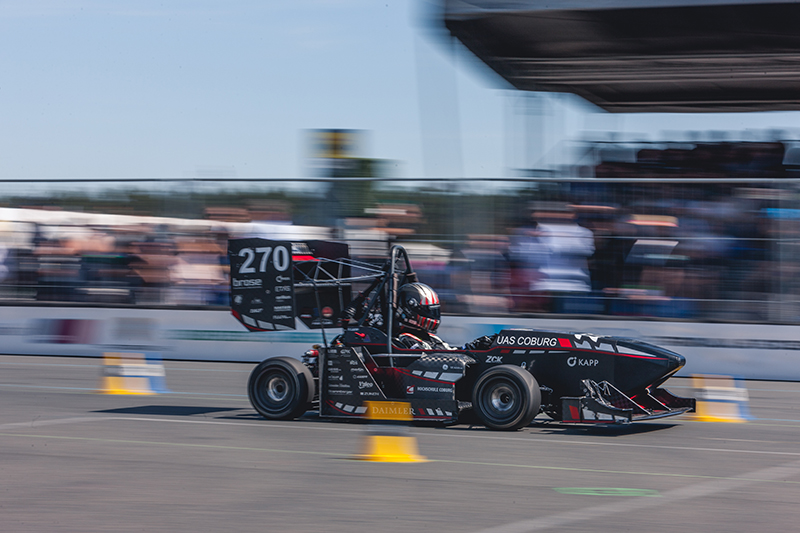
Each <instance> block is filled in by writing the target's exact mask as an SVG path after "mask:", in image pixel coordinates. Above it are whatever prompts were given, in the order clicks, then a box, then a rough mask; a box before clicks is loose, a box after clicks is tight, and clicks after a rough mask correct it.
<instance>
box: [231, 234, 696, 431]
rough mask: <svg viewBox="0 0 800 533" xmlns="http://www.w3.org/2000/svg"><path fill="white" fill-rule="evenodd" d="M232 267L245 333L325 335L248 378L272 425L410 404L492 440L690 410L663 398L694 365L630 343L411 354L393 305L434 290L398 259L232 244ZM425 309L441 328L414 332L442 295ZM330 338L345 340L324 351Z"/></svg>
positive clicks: (519, 335)
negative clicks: (554, 425) (474, 425)
mask: <svg viewBox="0 0 800 533" xmlns="http://www.w3.org/2000/svg"><path fill="white" fill-rule="evenodd" d="M228 254H229V257H230V264H231V312H232V314H233V315H234V316H235V317H236V318H237V319H238V320H239V321H240V322H241V323H242V324H243V325H244V326H245V327H246V328H247V329H249V330H251V331H274V330H288V329H294V328H295V319H296V318H299V319H300V320H301V321H302V322H303V323H304V324H305V325H306V326H307V327H309V328H312V329H322V337H323V345H318V346H314V347H313V348H312V349H310V350H308V351H307V352H305V354H304V355H303V356H302V358H301V359H298V358H296V357H272V358H269V359H266V360H264V361H263V362H261V363H260V364H259V365H258V366H257V367H256V368H255V369H254V370H253V371H252V373H251V375H250V379H249V383H248V396H249V398H250V402H251V403H252V405H253V407H254V408H255V409H256V411H258V412H259V413H260V414H261V415H262V416H263V417H265V418H267V419H272V420H284V419H293V418H296V417H298V416H300V415H302V414H303V413H305V412H306V411H309V410H317V411H318V413H319V416H321V417H329V418H351V419H358V418H362V417H364V416H365V415H366V412H367V404H366V402H369V401H402V402H406V403H407V404H409V405H410V409H411V414H412V415H413V419H414V420H415V421H429V422H438V423H443V424H455V423H457V422H459V420H461V421H470V422H474V421H475V419H477V421H478V422H479V423H481V424H483V425H485V426H486V427H487V428H490V429H496V430H516V429H519V428H522V427H524V426H527V425H529V424H530V423H531V422H532V421H533V419H534V417H535V416H536V415H537V414H539V413H540V412H544V413H546V414H547V415H548V416H549V417H550V418H551V419H554V420H557V421H560V422H562V423H590V424H626V423H630V422H634V421H639V420H648V419H656V418H662V417H667V416H673V415H678V414H682V413H686V412H688V411H694V407H695V400H694V399H693V398H680V397H677V396H674V395H672V394H671V393H670V392H668V391H667V390H666V389H663V388H659V387H660V385H662V384H663V383H664V382H665V381H666V380H667V379H668V378H669V377H670V376H672V375H673V374H675V372H677V371H678V370H679V369H680V368H681V367H683V365H684V364H685V359H684V358H683V357H682V356H681V355H679V354H677V353H674V352H671V351H669V350H665V349H663V348H659V347H657V346H654V345H652V344H648V343H645V342H641V341H637V340H633V339H626V338H618V337H609V336H596V335H589V334H582V333H562V332H556V331H539V330H531V329H505V330H502V331H500V332H498V333H497V334H495V335H492V336H490V337H481V338H479V339H476V340H475V341H472V342H470V343H467V344H466V345H465V346H464V347H463V348H451V347H449V346H447V345H446V344H439V345H436V346H435V347H434V346H431V345H428V344H427V343H425V342H420V343H419V345H417V346H412V347H409V346H408V342H401V341H402V340H403V338H402V337H403V335H408V334H407V333H401V327H402V322H401V320H400V319H401V315H403V313H402V305H403V302H398V299H399V296H398V295H399V294H402V292H403V290H404V289H403V288H404V287H407V286H409V284H411V285H415V286H420V287H423V288H425V287H427V286H425V285H423V284H420V283H418V280H417V276H416V274H415V273H414V271H413V270H412V268H411V263H410V261H409V258H408V255H407V253H406V251H405V249H403V248H402V247H400V246H394V247H393V248H392V249H391V252H390V257H389V259H388V260H387V261H386V263H385V264H384V265H382V266H377V265H372V264H369V263H364V262H359V261H355V260H352V259H350V258H349V257H348V248H347V246H346V245H344V244H339V243H331V242H326V241H307V242H294V243H292V242H280V241H270V240H265V239H256V238H252V239H233V240H231V241H229V248H228ZM359 289H360V290H359ZM428 289H429V288H428ZM423 290H427V289H423ZM354 293H356V294H357V295H355V296H354ZM424 294H427V293H424ZM423 297H424V298H428V299H429V301H428V302H427V303H428V304H435V305H432V306H430V307H435V308H436V316H433V315H428V317H427V318H425V317H418V318H419V321H418V322H413V321H412V322H413V323H415V324H418V325H422V324H430V322H427V321H429V320H431V321H435V323H436V325H438V320H437V319H438V303H439V302H438V299H436V296H435V293H433V291H432V290H431V291H430V294H427V296H423ZM411 303H412V304H417V302H415V301H413V300H412V301H411ZM332 327H336V328H341V329H342V332H341V334H339V335H337V336H336V337H335V338H333V339H332V340H331V341H330V342H328V340H327V336H326V332H325V328H332ZM431 329H432V330H433V331H435V325H434V326H432V328H428V331H431Z"/></svg>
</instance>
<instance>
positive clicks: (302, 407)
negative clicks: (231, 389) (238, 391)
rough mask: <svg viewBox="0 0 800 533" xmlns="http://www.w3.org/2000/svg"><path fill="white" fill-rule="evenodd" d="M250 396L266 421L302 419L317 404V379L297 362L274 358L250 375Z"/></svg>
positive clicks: (248, 388)
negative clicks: (311, 405) (309, 407)
mask: <svg viewBox="0 0 800 533" xmlns="http://www.w3.org/2000/svg"><path fill="white" fill-rule="evenodd" d="M247 395H248V397H249V398H250V403H251V404H252V405H253V408H255V410H256V411H258V413H259V414H260V415H261V416H263V417H264V418H268V419H270V420H291V419H293V418H297V417H298V416H300V415H302V414H303V413H304V412H305V411H306V410H307V409H308V405H309V404H310V403H311V401H312V400H313V398H314V377H313V376H312V375H311V371H310V370H309V369H308V368H307V367H306V366H305V365H304V364H302V363H301V362H300V361H298V360H296V359H292V358H291V357H273V358H272V359H267V360H266V361H262V362H261V363H260V364H259V365H258V366H257V367H255V368H254V369H253V371H252V372H251V373H250V380H249V381H248V384H247Z"/></svg>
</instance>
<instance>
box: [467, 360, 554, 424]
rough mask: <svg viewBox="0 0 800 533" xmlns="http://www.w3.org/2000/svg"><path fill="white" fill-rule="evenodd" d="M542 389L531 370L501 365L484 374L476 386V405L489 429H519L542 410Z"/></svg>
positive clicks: (474, 401)
mask: <svg viewBox="0 0 800 533" xmlns="http://www.w3.org/2000/svg"><path fill="white" fill-rule="evenodd" d="M541 403H542V392H541V391H540V390H539V384H538V383H536V380H535V379H534V377H533V376H532V375H531V373H530V372H528V371H527V370H523V369H522V368H520V367H518V366H514V365H499V366H495V367H492V368H490V369H489V370H487V371H486V372H484V373H483V374H481V375H480V377H479V378H478V380H477V381H476V382H475V387H473V389H472V408H473V409H474V410H475V414H476V415H478V418H479V419H480V421H481V422H482V423H483V424H484V425H485V426H486V427H487V428H489V429H498V430H504V431H516V430H518V429H519V428H522V427H525V426H527V425H529V424H530V423H531V421H532V420H533V418H534V417H535V416H536V415H537V414H538V413H539V407H540V406H541Z"/></svg>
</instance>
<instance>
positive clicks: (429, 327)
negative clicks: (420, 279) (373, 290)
mask: <svg viewBox="0 0 800 533" xmlns="http://www.w3.org/2000/svg"><path fill="white" fill-rule="evenodd" d="M440 316H441V314H440V312H439V296H438V295H437V294H436V291H434V290H433V289H431V288H430V287H428V286H427V285H425V284H424V283H407V284H405V285H403V286H402V287H400V289H399V290H398V291H397V318H398V320H399V321H400V324H401V325H405V326H410V327H412V328H417V329H422V330H425V331H427V332H429V333H436V330H437V328H438V327H439V323H440V322H441V319H440Z"/></svg>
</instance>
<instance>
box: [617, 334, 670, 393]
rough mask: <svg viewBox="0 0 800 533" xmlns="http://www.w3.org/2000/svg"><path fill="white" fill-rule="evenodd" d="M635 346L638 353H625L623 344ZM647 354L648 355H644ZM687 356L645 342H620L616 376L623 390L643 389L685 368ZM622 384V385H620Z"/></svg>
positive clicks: (619, 387) (657, 383) (655, 384)
mask: <svg viewBox="0 0 800 533" xmlns="http://www.w3.org/2000/svg"><path fill="white" fill-rule="evenodd" d="M625 345H626V346H627V347H629V348H633V349H634V351H635V352H637V353H638V354H639V355H636V354H625V353H624V352H625V351H626V350H624V348H623V347H622V346H625ZM644 354H647V356H643V355H644ZM685 364H686V358H685V357H683V356H682V355H681V354H678V353H675V352H672V351H670V350H666V349H664V348H661V347H659V346H655V345H653V344H648V343H644V342H638V341H637V342H635V343H633V342H626V343H620V354H619V356H618V357H617V365H616V368H615V376H616V379H617V383H618V385H617V388H618V389H620V390H621V391H622V392H625V393H628V392H636V391H641V390H642V389H645V388H647V387H657V386H659V385H661V384H662V383H664V382H665V381H666V380H667V379H669V377H670V376H672V375H673V374H675V373H676V372H677V371H678V370H680V369H681V368H683V366H684V365H685ZM620 385H621V386H620Z"/></svg>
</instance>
